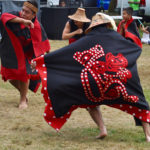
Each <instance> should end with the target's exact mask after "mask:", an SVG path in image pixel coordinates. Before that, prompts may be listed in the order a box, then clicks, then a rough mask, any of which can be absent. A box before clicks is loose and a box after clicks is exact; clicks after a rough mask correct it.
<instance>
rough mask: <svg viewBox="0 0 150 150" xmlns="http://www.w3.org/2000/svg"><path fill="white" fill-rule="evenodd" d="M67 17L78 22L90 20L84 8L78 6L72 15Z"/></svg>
mask: <svg viewBox="0 0 150 150" xmlns="http://www.w3.org/2000/svg"><path fill="white" fill-rule="evenodd" d="M68 18H70V19H72V20H75V21H79V22H91V20H90V19H88V18H87V17H86V15H85V9H84V8H78V9H77V11H76V12H75V13H74V14H73V15H70V16H68Z"/></svg>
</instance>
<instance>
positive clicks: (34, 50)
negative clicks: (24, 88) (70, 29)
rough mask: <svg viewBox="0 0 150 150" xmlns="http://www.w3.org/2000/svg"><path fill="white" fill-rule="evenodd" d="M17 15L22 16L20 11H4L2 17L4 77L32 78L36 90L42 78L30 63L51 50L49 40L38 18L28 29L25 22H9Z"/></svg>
mask: <svg viewBox="0 0 150 150" xmlns="http://www.w3.org/2000/svg"><path fill="white" fill-rule="evenodd" d="M16 17H20V12H11V13H4V14H2V16H1V18H0V30H1V35H2V39H1V42H0V57H1V75H2V79H3V80H4V81H7V80H9V79H12V80H20V81H23V82H27V79H30V89H31V90H32V91H34V92H36V91H37V89H38V87H39V85H40V80H39V78H37V77H36V74H37V73H36V72H32V71H31V69H30V63H31V60H32V59H33V58H35V57H38V56H40V55H43V54H44V53H45V52H48V51H49V49H50V44H49V40H48V38H47V35H46V33H45V31H44V29H43V27H42V26H41V24H40V23H39V22H38V20H37V18H34V19H33V20H32V21H33V23H34V28H33V29H28V28H27V27H25V26H24V25H23V24H19V23H12V22H9V20H11V19H13V18H16Z"/></svg>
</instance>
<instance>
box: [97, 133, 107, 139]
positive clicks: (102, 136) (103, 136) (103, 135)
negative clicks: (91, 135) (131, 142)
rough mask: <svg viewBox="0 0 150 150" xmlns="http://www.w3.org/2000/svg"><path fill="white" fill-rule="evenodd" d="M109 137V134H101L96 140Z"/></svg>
mask: <svg viewBox="0 0 150 150" xmlns="http://www.w3.org/2000/svg"><path fill="white" fill-rule="evenodd" d="M106 136H107V133H100V134H99V135H98V136H96V139H101V140H102V139H104V138H105V137H106Z"/></svg>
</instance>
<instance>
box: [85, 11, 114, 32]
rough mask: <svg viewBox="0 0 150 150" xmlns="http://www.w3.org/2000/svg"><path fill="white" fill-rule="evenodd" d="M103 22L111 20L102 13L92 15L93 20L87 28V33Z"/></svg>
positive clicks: (108, 22)
mask: <svg viewBox="0 0 150 150" xmlns="http://www.w3.org/2000/svg"><path fill="white" fill-rule="evenodd" d="M101 24H111V21H110V20H109V19H108V18H106V17H105V16H104V15H103V14H102V13H101V14H96V15H94V16H93V17H92V21H91V24H90V26H89V27H88V28H87V29H86V30H85V33H86V34H87V33H88V32H89V31H91V29H92V28H93V27H95V26H98V25H101Z"/></svg>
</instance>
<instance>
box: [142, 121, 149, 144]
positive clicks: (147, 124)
mask: <svg viewBox="0 0 150 150" xmlns="http://www.w3.org/2000/svg"><path fill="white" fill-rule="evenodd" d="M142 126H143V130H144V134H145V137H146V141H147V142H150V125H149V123H147V122H142Z"/></svg>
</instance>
